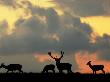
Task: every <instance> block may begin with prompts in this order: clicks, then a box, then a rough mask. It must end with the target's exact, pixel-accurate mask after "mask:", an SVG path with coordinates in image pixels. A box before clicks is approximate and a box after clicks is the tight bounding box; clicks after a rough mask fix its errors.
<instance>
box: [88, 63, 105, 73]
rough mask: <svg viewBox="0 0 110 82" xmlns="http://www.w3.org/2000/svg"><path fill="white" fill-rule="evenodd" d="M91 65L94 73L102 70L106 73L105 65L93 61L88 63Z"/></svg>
mask: <svg viewBox="0 0 110 82" xmlns="http://www.w3.org/2000/svg"><path fill="white" fill-rule="evenodd" d="M87 65H89V67H90V68H91V69H92V70H93V74H96V71H99V70H102V72H103V73H104V74H105V71H104V65H91V61H89V62H88V63H87Z"/></svg>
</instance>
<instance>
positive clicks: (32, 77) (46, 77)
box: [0, 73, 110, 81]
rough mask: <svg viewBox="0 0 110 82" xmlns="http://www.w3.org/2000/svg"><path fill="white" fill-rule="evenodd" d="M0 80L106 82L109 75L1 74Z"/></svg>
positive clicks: (109, 78)
mask: <svg viewBox="0 0 110 82" xmlns="http://www.w3.org/2000/svg"><path fill="white" fill-rule="evenodd" d="M0 80H2V81H3V80H7V81H23V80H24V81H25V80H27V81H97V80H98V81H102V80H104V81H106V80H110V74H105V75H103V74H97V75H93V74H79V73H72V74H59V73H56V74H52V73H50V74H47V73H44V74H40V73H23V74H21V73H1V74H0Z"/></svg>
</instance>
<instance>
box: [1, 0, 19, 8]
mask: <svg viewBox="0 0 110 82" xmlns="http://www.w3.org/2000/svg"><path fill="white" fill-rule="evenodd" d="M16 1H17V0H0V4H2V5H5V6H9V7H12V8H18V7H21V5H20V4H18V3H17V2H16Z"/></svg>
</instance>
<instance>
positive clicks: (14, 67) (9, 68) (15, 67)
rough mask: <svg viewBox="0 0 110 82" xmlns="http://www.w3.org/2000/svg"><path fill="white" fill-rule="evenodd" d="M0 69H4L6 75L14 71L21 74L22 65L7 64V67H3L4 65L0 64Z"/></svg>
mask: <svg viewBox="0 0 110 82" xmlns="http://www.w3.org/2000/svg"><path fill="white" fill-rule="evenodd" d="M0 68H5V69H7V73H8V72H9V71H12V72H14V71H16V70H17V71H19V72H21V73H23V71H22V70H21V69H22V65H20V64H9V65H7V66H6V65H4V63H2V64H1V66H0Z"/></svg>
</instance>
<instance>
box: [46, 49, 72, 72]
mask: <svg viewBox="0 0 110 82" xmlns="http://www.w3.org/2000/svg"><path fill="white" fill-rule="evenodd" d="M48 54H49V56H50V57H51V58H53V59H54V60H55V61H56V66H57V68H58V70H59V73H62V72H63V70H67V72H68V73H72V71H71V66H72V65H71V64H69V63H60V60H61V58H62V57H63V54H64V52H62V51H61V57H59V58H56V57H53V56H52V55H51V52H48Z"/></svg>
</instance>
